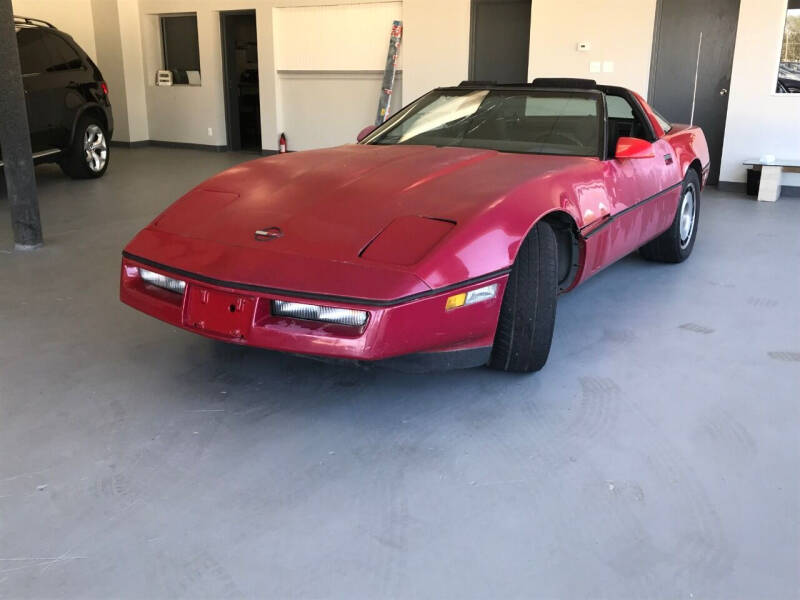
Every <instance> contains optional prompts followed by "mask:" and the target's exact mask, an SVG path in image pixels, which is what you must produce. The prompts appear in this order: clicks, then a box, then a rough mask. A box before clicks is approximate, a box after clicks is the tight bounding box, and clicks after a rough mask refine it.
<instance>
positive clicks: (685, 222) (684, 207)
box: [680, 185, 697, 248]
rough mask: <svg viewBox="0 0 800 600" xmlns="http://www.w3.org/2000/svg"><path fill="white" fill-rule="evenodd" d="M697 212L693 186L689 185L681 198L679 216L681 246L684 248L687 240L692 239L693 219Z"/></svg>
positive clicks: (687, 242) (687, 243)
mask: <svg viewBox="0 0 800 600" xmlns="http://www.w3.org/2000/svg"><path fill="white" fill-rule="evenodd" d="M696 212H697V202H696V201H695V196H694V186H693V185H690V186H689V187H688V188H686V191H685V192H684V194H683V199H682V200H681V216H680V234H681V248H686V246H688V245H689V241H690V240H691V239H692V233H693V231H694V221H695V215H696Z"/></svg>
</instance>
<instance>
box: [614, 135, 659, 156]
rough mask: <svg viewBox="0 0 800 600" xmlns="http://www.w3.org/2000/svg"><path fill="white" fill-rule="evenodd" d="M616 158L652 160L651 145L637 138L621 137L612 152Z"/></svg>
mask: <svg viewBox="0 0 800 600" xmlns="http://www.w3.org/2000/svg"><path fill="white" fill-rule="evenodd" d="M614 156H615V157H616V158H653V156H655V154H653V144H651V143H650V142H648V141H647V140H641V139H639V138H632V137H621V138H619V139H618V140H617V148H616V150H615V152H614Z"/></svg>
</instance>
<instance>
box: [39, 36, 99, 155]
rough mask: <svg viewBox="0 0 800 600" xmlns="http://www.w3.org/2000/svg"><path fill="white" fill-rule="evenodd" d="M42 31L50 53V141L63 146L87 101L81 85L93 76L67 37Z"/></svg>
mask: <svg viewBox="0 0 800 600" xmlns="http://www.w3.org/2000/svg"><path fill="white" fill-rule="evenodd" d="M41 33H42V40H43V42H44V46H45V48H47V53H48V55H49V56H50V64H49V65H48V66H47V76H46V85H47V86H48V88H49V89H48V96H49V102H50V110H51V111H52V117H51V118H52V129H51V132H50V143H51V144H52V145H53V147H56V148H64V147H65V146H66V145H67V143H68V141H69V137H70V135H71V134H72V125H73V123H74V120H75V110H76V108H77V107H80V106H83V105H84V104H85V102H86V101H85V98H84V95H83V94H84V91H83V90H82V87H83V86H85V85H86V84H87V82H90V81H92V77H91V75H90V73H89V72H88V70H87V68H86V66H85V65H84V64H83V60H82V59H81V57H80V55H79V54H78V52H77V51H76V50H75V49H74V48H73V47H72V45H71V44H70V43H69V42H68V41H67V40H66V39H64V37H62V36H61V35H60V34H59V33H57V32H54V31H49V30H46V29H43V30H42V32H41Z"/></svg>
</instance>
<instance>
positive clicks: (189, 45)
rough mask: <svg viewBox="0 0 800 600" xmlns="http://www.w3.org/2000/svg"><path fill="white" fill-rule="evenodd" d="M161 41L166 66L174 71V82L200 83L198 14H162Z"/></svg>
mask: <svg viewBox="0 0 800 600" xmlns="http://www.w3.org/2000/svg"><path fill="white" fill-rule="evenodd" d="M161 43H162V48H163V51H164V68H165V69H166V70H168V71H172V82H173V83H174V84H189V85H200V47H199V44H198V40H197V15H196V14H190V15H187V14H183V15H169V16H162V17H161Z"/></svg>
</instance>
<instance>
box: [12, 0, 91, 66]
mask: <svg viewBox="0 0 800 600" xmlns="http://www.w3.org/2000/svg"><path fill="white" fill-rule="evenodd" d="M11 5H12V7H13V9H14V14H15V15H18V16H21V17H33V18H36V19H44V20H45V21H49V22H50V23H52V24H53V25H55V26H56V27H58V28H59V29H61V30H62V31H65V32H66V33H68V34H70V35H71V36H72V37H73V39H74V40H75V41H76V42H78V45H79V46H80V47H81V48H83V51H84V52H86V54H88V55H89V56H91V57H92V60H94V59H95V58H96V57H97V52H96V48H95V41H94V20H93V19H92V2H91V0H12V2H11Z"/></svg>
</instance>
